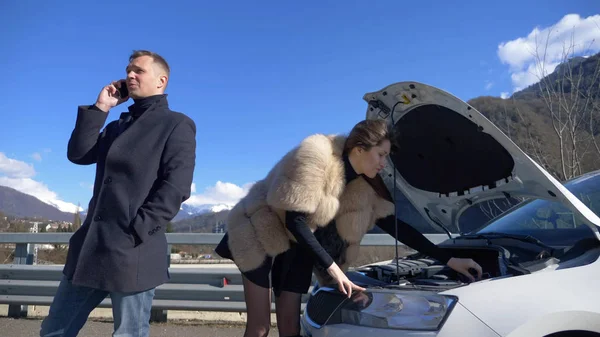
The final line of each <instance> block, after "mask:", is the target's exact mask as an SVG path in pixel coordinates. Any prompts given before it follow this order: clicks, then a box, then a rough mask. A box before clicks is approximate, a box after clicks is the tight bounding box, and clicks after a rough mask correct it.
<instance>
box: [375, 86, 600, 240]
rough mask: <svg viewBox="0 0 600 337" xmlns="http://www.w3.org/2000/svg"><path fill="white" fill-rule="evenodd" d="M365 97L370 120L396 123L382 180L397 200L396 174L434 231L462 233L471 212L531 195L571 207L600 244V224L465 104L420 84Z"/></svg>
mask: <svg viewBox="0 0 600 337" xmlns="http://www.w3.org/2000/svg"><path fill="white" fill-rule="evenodd" d="M363 99H364V100H365V101H366V102H367V103H368V106H367V119H384V120H386V121H387V122H388V123H389V125H393V129H394V133H395V138H396V144H397V145H398V148H397V149H395V150H394V151H393V153H392V154H391V155H390V156H389V159H388V164H387V165H386V169H385V170H384V171H382V172H381V173H380V174H381V176H382V177H383V180H384V181H385V183H386V185H387V186H388V189H390V191H391V192H392V195H394V193H393V192H394V176H395V181H396V185H395V187H396V189H398V190H400V191H402V193H403V194H404V195H405V196H406V198H407V199H409V201H410V202H411V203H412V204H413V205H414V206H415V207H416V209H417V210H418V211H419V212H420V213H421V215H422V216H423V217H424V218H425V219H426V220H427V221H428V222H429V223H430V224H431V225H432V226H433V227H434V228H435V227H438V228H439V224H436V222H437V223H441V224H443V225H444V226H445V227H446V228H448V229H449V231H450V232H452V233H453V234H459V233H461V232H462V231H463V230H461V228H460V226H459V221H458V220H459V218H460V216H461V214H462V213H463V212H465V210H467V209H468V208H469V207H472V206H476V205H477V204H478V203H481V202H484V201H487V200H490V199H499V198H513V197H532V198H542V199H548V200H552V201H557V202H560V203H562V204H564V205H565V206H566V207H568V208H569V209H571V210H572V211H573V212H575V213H576V214H578V215H580V216H581V217H582V219H585V220H586V222H587V223H588V225H589V226H590V228H592V230H593V231H594V232H595V233H596V236H597V237H598V238H600V234H599V233H598V227H599V226H600V218H598V216H596V214H595V213H593V212H592V211H591V210H590V209H589V208H587V207H586V206H585V205H584V204H583V203H582V202H581V201H580V200H579V199H577V198H576V197H575V196H574V195H573V194H572V193H571V192H569V191H568V190H567V189H566V188H565V187H564V186H563V185H562V184H561V183H560V182H559V181H558V180H556V179H555V178H554V177H552V176H551V175H550V174H549V173H548V172H547V171H546V170H544V169H543V168H542V167H541V166H540V165H538V164H537V163H536V162H534V161H533V160H532V159H531V158H530V157H529V156H527V155H526V154H525V153H524V152H523V151H522V150H521V149H520V148H519V147H518V146H517V145H515V144H514V143H513V142H512V141H511V140H510V139H509V138H508V137H507V136H506V135H505V134H504V133H502V131H500V130H499V129H498V128H497V127H496V126H495V125H494V124H493V123H492V122H490V121H489V120H488V119H487V118H485V117H484V116H483V115H482V114H481V113H480V112H479V111H477V110H476V109H475V108H473V107H472V106H470V105H468V104H467V103H466V102H464V101H462V100H460V99H458V98H457V97H455V96H453V95H451V94H449V93H447V92H445V91H443V90H440V89H438V88H435V87H432V86H429V85H426V84H422V83H418V82H399V83H395V84H391V85H389V86H387V87H385V88H383V89H381V90H379V91H376V92H371V93H367V94H365V95H364V97H363ZM394 171H395V172H394ZM481 225H483V223H482V224H481Z"/></svg>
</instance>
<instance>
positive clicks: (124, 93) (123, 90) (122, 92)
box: [119, 82, 129, 98]
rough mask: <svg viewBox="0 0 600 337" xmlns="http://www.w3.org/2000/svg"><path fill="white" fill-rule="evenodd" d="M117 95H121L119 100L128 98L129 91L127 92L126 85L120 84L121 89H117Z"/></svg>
mask: <svg viewBox="0 0 600 337" xmlns="http://www.w3.org/2000/svg"><path fill="white" fill-rule="evenodd" d="M119 95H121V98H125V97H127V96H129V90H127V83H125V82H121V87H120V88H119Z"/></svg>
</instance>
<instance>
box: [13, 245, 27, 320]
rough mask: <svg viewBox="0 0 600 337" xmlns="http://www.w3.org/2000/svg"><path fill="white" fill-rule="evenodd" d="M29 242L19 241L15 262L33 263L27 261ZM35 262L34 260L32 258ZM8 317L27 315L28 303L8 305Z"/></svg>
mask: <svg viewBox="0 0 600 337" xmlns="http://www.w3.org/2000/svg"><path fill="white" fill-rule="evenodd" d="M27 253H28V252H27V244H26V243H17V245H16V247H15V257H14V259H13V264H31V263H27V262H28V261H27V255H28V254H27ZM32 262H33V260H32ZM8 317H12V318H19V317H27V306H26V305H18V304H12V305H9V306H8Z"/></svg>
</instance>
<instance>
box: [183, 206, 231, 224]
mask: <svg viewBox="0 0 600 337" xmlns="http://www.w3.org/2000/svg"><path fill="white" fill-rule="evenodd" d="M232 208H233V206H230V205H226V204H204V205H189V204H186V203H184V204H183V205H181V208H180V210H179V213H178V214H177V216H176V217H175V219H173V220H174V221H179V220H182V219H186V218H191V217H194V216H196V215H200V214H205V213H217V212H222V211H228V210H231V209H232Z"/></svg>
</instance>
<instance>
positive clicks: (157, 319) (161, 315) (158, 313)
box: [150, 245, 173, 323]
mask: <svg viewBox="0 0 600 337" xmlns="http://www.w3.org/2000/svg"><path fill="white" fill-rule="evenodd" d="M172 247H173V246H172V245H167V267H171V248H172ZM166 321H167V309H152V310H150V322H153V323H164V322H166Z"/></svg>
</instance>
